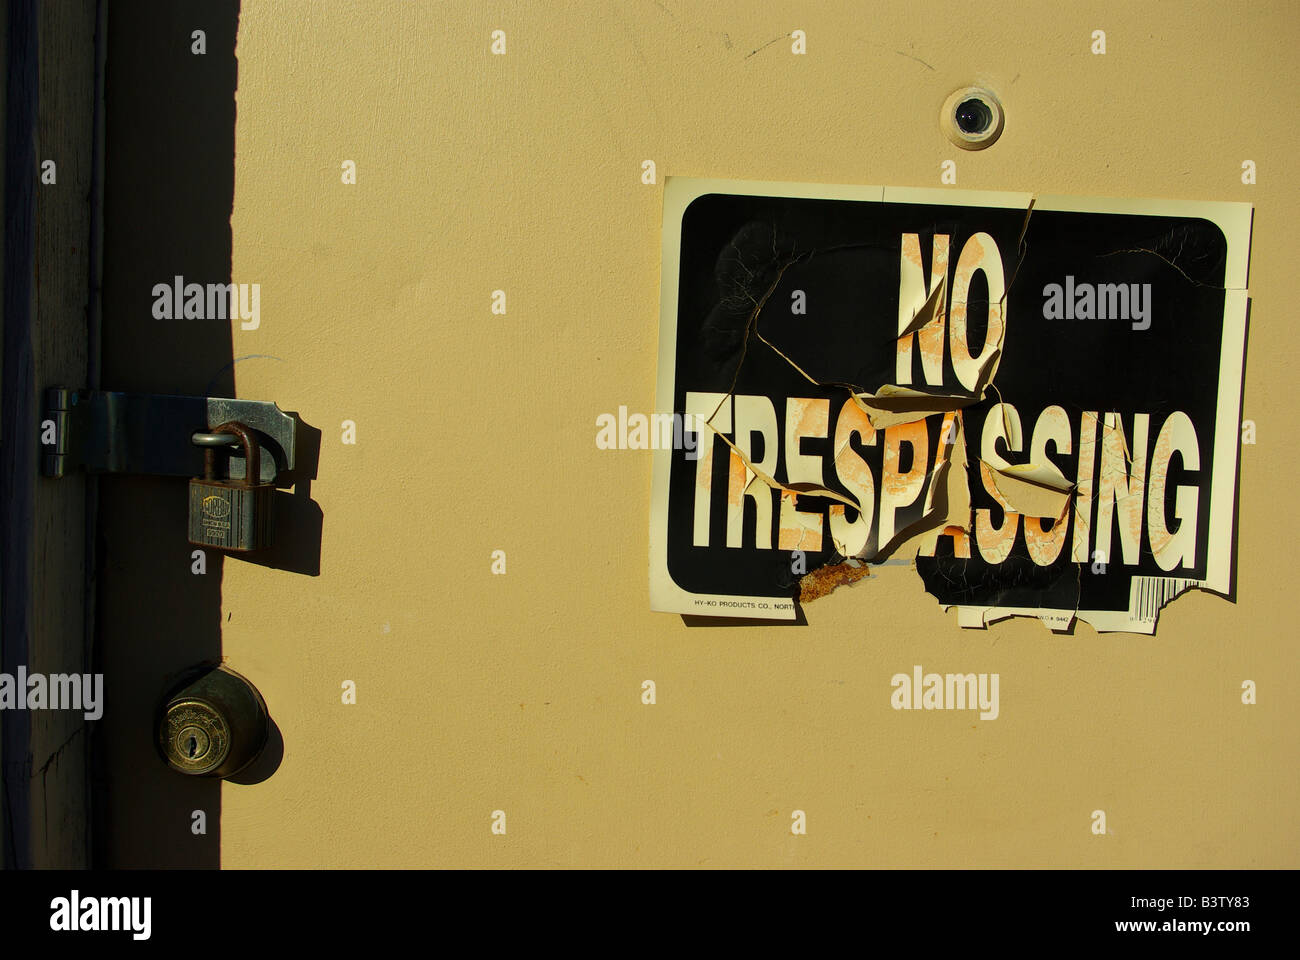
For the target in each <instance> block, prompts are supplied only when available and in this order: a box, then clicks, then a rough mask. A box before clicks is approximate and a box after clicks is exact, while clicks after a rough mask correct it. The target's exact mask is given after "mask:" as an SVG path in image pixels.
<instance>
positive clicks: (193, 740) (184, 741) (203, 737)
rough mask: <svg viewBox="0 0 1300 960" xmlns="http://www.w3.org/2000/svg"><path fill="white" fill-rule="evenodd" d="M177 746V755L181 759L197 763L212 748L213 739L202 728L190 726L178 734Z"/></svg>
mask: <svg viewBox="0 0 1300 960" xmlns="http://www.w3.org/2000/svg"><path fill="white" fill-rule="evenodd" d="M175 744H176V746H175V750H176V754H177V755H178V756H179V758H180V759H182V760H185V761H188V762H190V763H197V762H199V761H201V760H202V759H203V757H204V755H205V754H207V752H208V750H209V749H210V748H211V746H212V738H211V737H210V736H208V733H207V731H206V730H204V729H203V728H202V727H197V726H194V725H193V724H190V725H188V726H185V727H182V728H181V729H180V730H179V731H178V732H177V734H176V741H175Z"/></svg>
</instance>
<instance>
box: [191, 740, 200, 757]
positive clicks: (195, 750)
mask: <svg viewBox="0 0 1300 960" xmlns="http://www.w3.org/2000/svg"><path fill="white" fill-rule="evenodd" d="M198 750H199V741H198V738H197V737H190V759H191V760H193V759H194V754H196V753H198Z"/></svg>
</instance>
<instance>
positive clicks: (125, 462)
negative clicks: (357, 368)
mask: <svg viewBox="0 0 1300 960" xmlns="http://www.w3.org/2000/svg"><path fill="white" fill-rule="evenodd" d="M232 420H235V421H238V422H239V423H242V424H245V425H246V426H249V427H251V428H252V429H253V430H254V431H255V433H254V434H253V436H254V437H255V438H256V439H257V444H258V447H259V449H260V451H261V456H260V458H259V459H260V461H261V465H260V470H259V471H258V472H259V477H258V479H259V480H261V481H263V482H266V483H270V482H278V483H280V484H283V483H285V482H286V478H285V476H284V474H286V473H289V472H291V471H292V470H293V469H294V464H295V448H296V446H297V435H298V418H297V417H296V416H295V415H293V414H289V413H285V412H284V411H283V410H281V409H280V408H279V407H278V406H277V405H276V404H275V403H274V402H272V401H269V400H233V399H229V398H225V397H175V396H165V395H158V394H147V393H116V392H113V391H108V390H69V389H67V388H66V387H50V388H49V389H47V390H46V391H45V409H44V412H43V414H42V417H41V442H42V444H43V449H44V451H45V455H44V456H43V457H42V458H41V473H42V474H43V475H44V476H47V477H62V476H64V475H65V474H67V472H68V471H69V470H76V469H78V468H81V469H83V470H85V471H86V472H87V473H136V474H150V475H155V476H163V477H195V476H200V475H202V474H203V460H204V456H203V450H204V448H203V447H202V446H199V444H207V445H209V446H210V445H211V444H212V443H213V442H214V441H213V438H211V437H210V436H209V437H203V436H196V434H203V432H204V431H210V430H212V429H213V428H214V427H217V426H220V425H221V424H223V423H229V422H230V421H232ZM51 428H52V429H51ZM225 439H226V440H228V441H229V442H231V443H236V442H238V438H236V437H228V438H225ZM244 472H245V460H244V457H243V456H236V455H234V454H233V452H232V455H231V457H230V470H229V476H230V479H232V480H242V479H243V478H244Z"/></svg>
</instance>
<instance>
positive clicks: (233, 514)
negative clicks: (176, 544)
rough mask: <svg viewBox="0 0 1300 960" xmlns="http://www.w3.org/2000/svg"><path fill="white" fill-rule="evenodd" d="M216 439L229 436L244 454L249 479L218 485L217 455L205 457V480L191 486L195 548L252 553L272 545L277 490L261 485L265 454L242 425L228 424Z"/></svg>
mask: <svg viewBox="0 0 1300 960" xmlns="http://www.w3.org/2000/svg"><path fill="white" fill-rule="evenodd" d="M212 432H213V433H229V434H232V435H233V436H235V437H238V438H239V442H240V443H241V444H242V445H243V448H244V479H242V480H218V479H217V477H216V454H215V451H214V450H213V449H212V448H211V447H207V448H206V449H205V450H204V451H203V476H202V477H195V478H194V479H193V480H191V481H190V543H192V544H195V545H196V546H200V547H216V548H218V549H220V550H234V551H238V552H241V553H248V552H251V551H253V550H262V549H264V548H266V547H269V546H270V545H271V536H272V534H273V533H274V527H273V525H272V519H273V517H272V509H271V507H272V502H273V499H274V497H275V484H274V483H262V482H260V481H261V477H262V473H261V471H262V463H261V450H260V449H259V448H258V445H257V441H256V440H254V439H253V434H252V431H250V430H249V429H248V427H246V426H244V425H243V424H242V423H238V422H236V421H233V420H232V421H231V422H229V423H223V424H222V425H221V426H219V427H217V428H216V429H215V430H213V431H212Z"/></svg>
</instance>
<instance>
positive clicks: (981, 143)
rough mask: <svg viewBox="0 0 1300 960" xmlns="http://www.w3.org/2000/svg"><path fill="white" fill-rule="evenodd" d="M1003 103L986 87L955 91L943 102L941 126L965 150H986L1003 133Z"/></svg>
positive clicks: (949, 137)
mask: <svg viewBox="0 0 1300 960" xmlns="http://www.w3.org/2000/svg"><path fill="white" fill-rule="evenodd" d="M1004 122H1005V116H1004V114H1003V112H1002V103H1001V102H1000V101H999V100H998V98H997V97H996V96H995V95H994V94H993V93H991V92H990V91H988V90H986V89H984V88H983V87H962V88H961V89H960V90H954V91H953V92H952V93H951V94H950V95H949V96H948V99H947V100H945V101H944V102H943V109H942V110H941V111H940V112H939V126H940V128H942V130H943V132H944V134H945V135H946V136H947V137H948V139H949V140H951V141H952V142H953V143H955V144H956V145H957V146H959V147H961V148H962V149H963V150H983V149H984V148H985V147H990V146H992V145H993V144H994V143H996V142H997V139H998V137H1000V136H1002V128H1003V126H1004Z"/></svg>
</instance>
